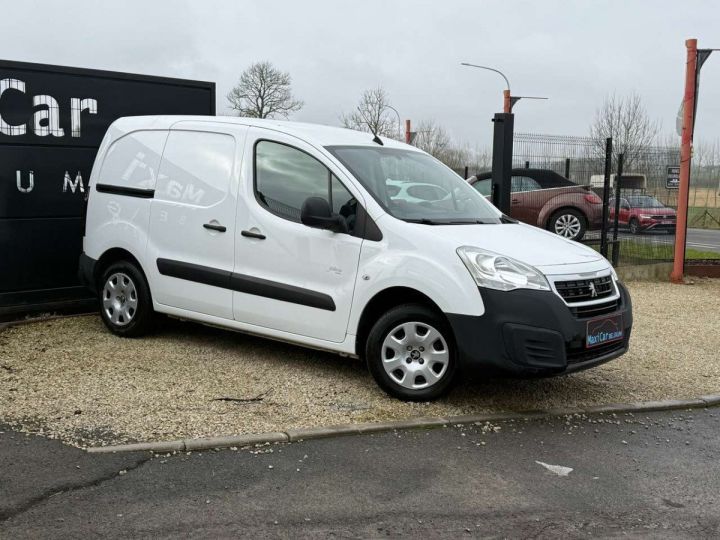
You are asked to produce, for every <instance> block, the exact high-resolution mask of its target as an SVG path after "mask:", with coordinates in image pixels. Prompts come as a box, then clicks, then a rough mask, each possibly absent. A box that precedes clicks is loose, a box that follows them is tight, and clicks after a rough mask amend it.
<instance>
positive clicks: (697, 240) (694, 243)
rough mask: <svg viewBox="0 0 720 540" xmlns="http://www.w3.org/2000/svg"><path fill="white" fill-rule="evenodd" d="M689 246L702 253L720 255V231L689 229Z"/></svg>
mask: <svg viewBox="0 0 720 540" xmlns="http://www.w3.org/2000/svg"><path fill="white" fill-rule="evenodd" d="M673 238H674V237H673ZM687 246H688V247H691V248H695V249H699V250H700V251H717V252H718V253H720V230H713V229H688V235H687Z"/></svg>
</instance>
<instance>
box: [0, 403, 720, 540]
mask: <svg viewBox="0 0 720 540" xmlns="http://www.w3.org/2000/svg"><path fill="white" fill-rule="evenodd" d="M493 428H495V429H493ZM718 428H720V409H714V410H713V409H710V410H697V411H692V412H688V411H673V412H666V413H650V414H648V415H642V416H631V415H618V416H617V417H613V416H612V415H609V416H608V415H605V416H597V417H593V418H590V419H581V418H572V419H569V420H568V419H564V418H559V419H551V420H534V421H528V422H525V421H522V422H519V423H518V422H514V423H501V424H498V425H497V426H496V427H495V426H464V427H459V428H439V429H435V430H429V431H408V432H399V433H387V434H376V435H367V436H353V437H344V438H337V439H326V440H316V441H307V442H302V443H294V444H290V445H288V444H283V445H274V446H268V447H265V448H262V449H255V450H252V451H248V450H238V451H231V450H227V451H220V452H204V453H192V454H190V455H187V454H181V455H177V456H173V457H159V458H154V459H152V460H150V461H146V462H143V460H144V459H145V456H144V455H143V456H137V455H110V456H88V455H86V454H83V453H79V452H78V451H76V450H74V449H70V448H66V447H62V446H60V445H59V444H57V443H54V442H49V441H45V440H44V439H41V438H36V437H32V438H26V437H25V436H22V435H15V434H12V433H8V432H6V433H5V434H3V435H0V501H3V504H4V506H2V507H0V508H1V509H2V510H1V511H2V512H3V513H4V517H5V518H6V519H5V520H4V521H0V537H6V538H18V537H39V536H42V537H58V538H60V537H78V536H83V537H87V536H95V535H101V536H103V537H123V536H133V537H137V536H148V537H169V536H178V535H182V536H188V535H192V536H200V537H210V536H212V537H217V536H221V537H227V536H249V537H266V536H271V537H324V536H331V535H332V536H341V537H378V536H396V535H407V536H414V537H420V536H422V537H458V536H463V535H468V536H500V537H502V536H511V537H517V536H523V537H526V536H539V537H545V538H551V537H557V536H559V535H563V536H569V537H581V536H582V537H585V536H588V535H594V536H608V535H620V534H624V533H627V534H630V535H635V536H637V535H649V536H652V537H657V536H667V537H673V538H678V537H681V538H682V537H717V536H718V535H719V534H720V489H718V488H720V461H718V459H717V456H718V455H720V435H719V433H720V429H718ZM496 429H497V431H495V430H496ZM538 462H541V463H538ZM543 464H545V465H543ZM568 468H571V469H572V471H569V470H568ZM120 471H127V472H126V473H124V474H120ZM58 490H60V491H61V492H60V493H58V494H56V495H54V496H50V495H51V494H52V493H54V492H55V491H58Z"/></svg>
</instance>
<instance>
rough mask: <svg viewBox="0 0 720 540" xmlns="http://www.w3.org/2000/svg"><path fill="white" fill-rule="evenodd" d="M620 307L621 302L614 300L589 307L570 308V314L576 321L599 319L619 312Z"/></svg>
mask: <svg viewBox="0 0 720 540" xmlns="http://www.w3.org/2000/svg"><path fill="white" fill-rule="evenodd" d="M619 306H620V300H612V301H610V302H604V303H602V304H591V305H589V306H575V307H571V308H570V312H571V313H572V314H573V316H574V317H575V318H576V319H589V318H591V317H599V316H600V315H607V314H609V313H613V312H615V311H617V309H618V307H619Z"/></svg>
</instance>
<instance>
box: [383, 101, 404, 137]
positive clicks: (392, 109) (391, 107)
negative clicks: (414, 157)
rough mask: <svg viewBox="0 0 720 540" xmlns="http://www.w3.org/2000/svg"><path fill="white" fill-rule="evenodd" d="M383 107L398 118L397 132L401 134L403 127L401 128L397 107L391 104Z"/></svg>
mask: <svg viewBox="0 0 720 540" xmlns="http://www.w3.org/2000/svg"><path fill="white" fill-rule="evenodd" d="M383 109H390V110H391V111H392V112H394V113H395V114H396V115H397V119H398V134H399V135H402V131H403V129H402V120H401V118H400V113H399V112H398V111H397V109H396V108H395V107H393V106H392V105H385V107H384V108H383Z"/></svg>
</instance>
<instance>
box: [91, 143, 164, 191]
mask: <svg viewBox="0 0 720 540" xmlns="http://www.w3.org/2000/svg"><path fill="white" fill-rule="evenodd" d="M165 139H167V131H135V132H133V133H130V134H128V135H125V136H124V137H121V138H120V139H118V140H117V141H115V142H114V143H113V144H112V145H111V146H110V148H108V151H107V154H106V155H105V160H104V161H103V164H102V168H101V169H100V175H99V179H98V182H99V183H101V184H109V185H112V186H121V187H130V188H139V189H155V181H156V179H157V176H158V169H159V168H160V155H161V154H162V151H163V146H164V145H165Z"/></svg>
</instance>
